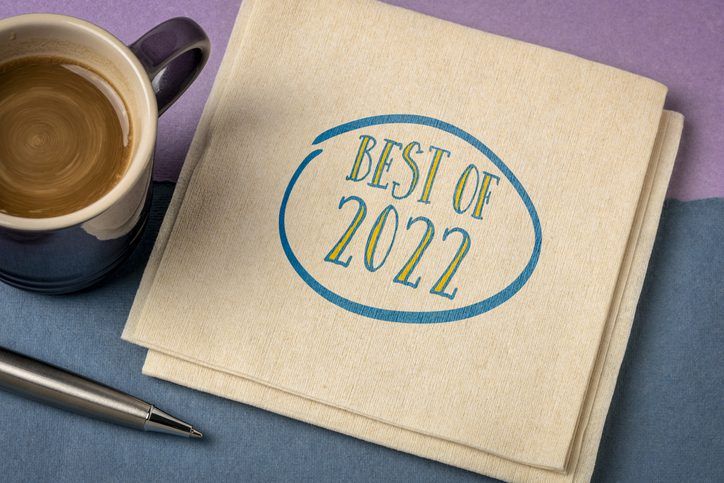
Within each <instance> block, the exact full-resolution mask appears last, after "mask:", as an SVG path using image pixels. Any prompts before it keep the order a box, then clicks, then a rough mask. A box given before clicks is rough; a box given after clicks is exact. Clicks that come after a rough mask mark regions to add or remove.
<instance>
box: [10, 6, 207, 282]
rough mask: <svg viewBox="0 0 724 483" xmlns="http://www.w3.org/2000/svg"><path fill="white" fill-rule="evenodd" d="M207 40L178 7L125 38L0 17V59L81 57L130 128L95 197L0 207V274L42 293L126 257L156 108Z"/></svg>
mask: <svg viewBox="0 0 724 483" xmlns="http://www.w3.org/2000/svg"><path fill="white" fill-rule="evenodd" d="M209 50H210V47H209V39H208V37H207V35H206V34H205V33H204V31H203V30H202V29H201V27H199V25H197V24H196V23H195V22H194V21H193V20H191V19H188V18H182V17H180V18H174V19H171V20H168V21H166V22H164V23H162V24H160V25H158V26H157V27H155V28H153V29H151V30H150V31H149V32H148V33H146V34H145V35H143V36H142V37H141V38H139V39H138V40H137V41H136V42H134V43H132V44H131V45H129V46H126V45H124V44H123V43H122V42H121V41H119V40H118V39H117V38H116V37H114V36H113V35H112V34H110V33H109V32H107V31H105V30H103V29H102V28H100V27H98V26H96V25H93V24H91V23H89V22H86V21H84V20H80V19H77V18H73V17H67V16H63V15H51V14H29V15H20V16H17V17H11V18H6V19H3V20H0V64H2V63H4V62H8V61H12V60H13V59H19V58H23V57H29V56H35V57H38V56H45V57H54V58H64V59H69V60H70V61H74V62H75V61H77V62H78V63H79V64H82V65H84V66H88V68H89V69H91V70H92V71H95V72H97V73H98V74H100V75H102V77H103V78H105V79H106V80H107V81H108V82H109V83H110V84H111V85H112V86H113V88H114V89H115V90H116V91H117V92H118V94H119V95H120V97H121V98H122V99H123V101H124V103H125V108H126V112H127V115H128V121H129V123H130V125H131V126H132V129H133V136H131V137H130V138H129V141H128V142H129V146H128V149H129V153H128V162H127V164H126V167H125V170H124V172H123V173H122V174H121V175H120V177H119V179H118V181H117V182H116V183H115V185H113V186H112V187H111V188H110V189H109V190H108V191H107V192H106V193H105V194H103V195H102V196H100V198H98V199H96V200H95V201H93V202H91V203H89V204H88V205H86V206H83V207H80V208H79V209H77V210H75V211H73V212H70V213H64V214H60V215H57V216H49V217H29V216H28V217H26V216H18V215H17V214H12V213H3V212H0V280H1V281H3V282H6V283H8V284H10V285H14V286H16V287H20V288H23V289H28V290H33V291H39V292H44V293H56V294H57V293H67V292H73V291H78V290H81V289H84V288H86V287H89V286H90V285H93V284H95V283H96V282H98V281H100V280H102V279H103V278H105V277H106V276H107V275H108V274H109V273H111V272H112V271H113V270H114V269H115V268H116V267H118V266H119V265H121V264H122V263H123V262H124V261H125V260H126V258H127V257H128V255H129V254H130V253H131V252H132V251H133V249H134V247H135V246H136V245H137V243H138V241H139V239H140V237H141V235H142V233H143V229H144V226H145V224H146V221H147V219H148V213H149V208H150V203H151V189H152V184H151V175H152V171H153V151H154V146H155V142H156V127H157V121H158V116H160V115H161V114H162V113H163V112H164V111H165V110H166V109H167V108H168V107H169V106H170V105H171V104H173V102H174V101H175V100H176V99H177V98H178V97H179V96H180V95H181V94H182V93H183V92H184V91H185V90H186V88H187V87H188V86H189V85H190V84H191V83H192V82H193V81H194V79H195V78H196V76H197V75H198V74H199V72H200V71H201V69H202V68H203V66H204V64H205V63H206V60H207V59H208V55H209Z"/></svg>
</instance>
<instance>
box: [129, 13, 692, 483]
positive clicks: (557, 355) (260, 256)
mask: <svg viewBox="0 0 724 483" xmlns="http://www.w3.org/2000/svg"><path fill="white" fill-rule="evenodd" d="M664 96H665V88H664V87H663V86H661V85H660V84H658V83H655V82H653V81H650V80H648V79H644V78H641V77H638V76H635V75H633V74H629V73H625V72H622V71H619V70H617V69H613V68H610V67H606V66H602V65H600V64H596V63H593V62H589V61H585V60H583V59H579V58H576V57H574V56H570V55H567V54H562V53H559V52H555V51H552V50H549V49H544V48H541V47H536V46H532V45H529V44H525V43H522V42H517V41H513V40H510V39H504V38H501V37H497V36H494V35H490V34H485V33H482V32H478V31H474V30H470V29H466V28H463V27H460V26H456V25H453V24H449V23H447V22H443V21H440V20H437V19H433V18H429V17H425V16H423V15H420V14H417V13H414V12H409V11H406V10H403V9H399V8H396V7H391V6H388V5H384V4H380V3H377V2H371V1H331V2H330V1H325V2H321V1H320V2H315V1H306V2H303V1H298V2H288V3H285V4H284V5H280V4H279V2H265V1H261V0H251V1H250V0H246V1H245V2H244V4H243V5H242V8H241V10H240V12H239V16H238V18H237V23H236V26H235V29H234V32H233V33H232V37H231V39H230V42H229V47H228V48H227V53H226V55H225V57H224V60H223V62H222V67H221V71H220V73H219V75H218V77H217V81H216V83H215V86H214V89H213V91H212V94H211V96H210V98H209V101H208V102H207V106H206V109H205V111H204V114H203V116H202V119H201V122H200V124H199V127H198V130H197V133H196V136H195V138H194V142H193V143H192V146H191V149H190V151H189V154H188V157H187V159H186V163H185V165H184V169H183V171H182V175H181V178H180V179H179V184H178V186H177V188H176V192H175V194H174V199H173V201H172V203H171V206H170V207H169V211H168V214H167V217H166V220H165V221H164V225H163V226H162V228H161V232H160V234H159V237H158V240H157V244H156V247H155V249H154V252H153V254H152V256H151V259H150V261H149V264H148V267H147V269H146V272H145V274H144V278H143V280H142V283H141V286H140V288H139V292H138V294H137V297H136V301H135V303H134V306H133V309H132V311H131V314H130V316H129V321H128V324H127V326H126V329H125V331H124V334H123V337H124V339H126V340H130V341H132V342H135V343H138V344H140V345H143V346H145V347H148V348H150V349H152V350H151V351H150V352H149V355H148V358H147V360H146V365H145V367H144V373H146V374H150V375H153V376H156V377H161V378H164V379H168V380H172V381H175V382H178V383H180V384H184V385H187V386H190V387H194V388H197V389H200V390H204V391H208V392H211V393H214V394H217V395H221V396H224V397H229V398H232V399H235V400H238V401H242V402H246V403H250V404H254V405H256V406H259V407H262V408H266V409H269V410H272V411H275V412H279V413H281V414H285V415H288V416H291V417H295V418H298V419H301V420H304V421H308V422H310V423H313V424H317V425H320V426H324V427H328V428H330V429H333V430H336V431H340V432H343V433H347V434H350V435H353V436H355V437H359V438H361V439H366V440H369V441H373V442H377V443H380V444H384V445H386V446H390V447H393V448H397V449H400V450H402V451H407V452H410V453H414V454H418V455H420V456H424V457H427V458H431V459H435V460H438V461H443V462H446V463H449V464H453V465H456V466H461V467H464V468H467V469H470V470H472V471H476V472H479V473H484V474H488V475H491V476H495V477H498V478H502V479H508V480H520V481H529V480H550V481H569V480H570V481H574V480H575V481H579V480H587V479H589V478H590V475H591V473H592V471H593V464H594V462H595V455H596V450H597V447H598V442H599V440H600V434H601V430H602V427H603V423H604V421H605V416H606V412H607V409H608V405H609V403H610V400H611V396H612V393H613V389H614V386H615V381H616V376H617V373H618V368H619V366H620V363H621V360H622V357H623V352H624V350H625V347H626V340H627V337H628V334H629V331H630V328H631V323H632V321H633V315H634V312H635V308H636V302H637V300H638V296H639V293H640V290H641V284H642V283H643V278H644V275H645V272H646V266H647V264H648V257H649V254H650V252H651V248H652V244H653V239H654V236H655V234H656V227H657V225H658V218H659V214H660V210H661V206H662V203H663V198H664V195H665V192H666V186H667V184H668V180H669V176H670V174H671V169H672V166H673V162H674V159H675V155H676V150H677V148H678V141H679V137H680V134H681V128H682V125H683V119H682V117H681V116H680V115H679V114H676V113H671V112H668V111H662V105H663V99H664ZM400 113H402V114H400ZM386 152H387V154H385V153H386ZM471 166H472V167H471ZM415 168H416V169H415ZM365 171H367V173H366V174H365ZM431 173H432V174H431ZM466 173H467V174H466ZM416 179H417V181H415V180H416ZM473 180H475V181H474V182H473ZM472 187H474V188H472ZM405 188H407V191H408V193H406V190H405ZM345 200H346V201H345ZM345 205H347V206H345ZM363 206H364V215H361V213H363V209H362V207H363ZM390 207H391V208H390ZM353 208H355V209H356V210H357V213H356V215H355V217H353V216H352V215H353V214H355V209H353ZM358 219H360V221H359V223H358V224H357V226H353V225H355V223H357V221H356V220H358ZM393 221H394V224H393ZM350 223H351V224H350ZM365 223H367V224H365ZM413 225H417V226H415V227H414V228H415V229H414V231H413ZM390 226H394V227H395V229H394V230H393V229H392V228H389V227H390ZM345 228H346V231H345ZM423 228H425V229H424V230H423ZM358 231H359V233H360V234H359V235H356V234H357V232H358ZM365 231H366V233H365ZM413 233H414V236H413V235H412V234H413ZM340 234H342V235H341V237H340ZM403 236H404V238H403ZM338 237H339V238H338ZM421 237H422V238H421ZM448 237H449V238H450V240H449V241H452V240H453V237H457V238H455V242H453V243H450V246H446V245H445V243H446V239H447V238H448ZM461 240H462V241H461ZM456 243H457V244H459V245H457V247H458V248H457V251H455V246H454V245H455V244H456ZM330 247H331V248H330ZM384 247H389V248H387V250H386V251H385V248H384ZM421 247H422V248H421ZM335 250H336V251H335ZM410 254H412V256H410ZM451 258H452V263H451ZM454 263H456V264H457V265H455V266H454V267H453V264H454ZM451 267H452V268H451ZM446 277H447V278H446ZM423 284H425V286H424V287H423Z"/></svg>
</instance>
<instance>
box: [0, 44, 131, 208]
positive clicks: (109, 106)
mask: <svg viewBox="0 0 724 483" xmlns="http://www.w3.org/2000/svg"><path fill="white" fill-rule="evenodd" d="M131 136H132V132H131V125H130V122H129V116H128V114H127V111H126V107H125V104H124V102H123V100H122V98H121V97H120V95H119V94H118V93H117V92H116V90H115V89H114V88H113V87H112V86H111V84H110V82H108V81H107V80H106V79H104V78H103V77H102V76H101V75H100V74H98V73H97V72H95V71H93V70H91V69H90V68H88V67H86V66H83V65H80V64H79V63H77V62H74V61H71V60H68V59H64V58H58V57H23V58H19V59H15V60H11V61H8V62H6V63H4V64H1V65H0V213H5V214H8V215H12V216H18V217H24V218H49V217H54V216H61V215H65V214H68V213H72V212H74V211H77V210H79V209H81V208H84V207H86V206H88V205H90V204H92V203H93V202H95V201H97V200H98V199H100V198H101V197H102V196H103V195H105V194H106V193H108V192H109V191H110V190H111V189H112V188H113V187H114V186H115V185H116V184H117V183H118V181H119V180H120V179H121V178H122V177H123V175H124V174H125V172H126V169H127V167H128V164H129V161H130V157H131Z"/></svg>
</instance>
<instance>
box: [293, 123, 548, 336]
mask: <svg viewBox="0 0 724 483" xmlns="http://www.w3.org/2000/svg"><path fill="white" fill-rule="evenodd" d="M380 124H419V125H421V126H429V127H432V128H435V129H439V130H441V131H444V132H446V133H448V134H452V135H453V136H456V137H457V138H459V139H462V140H463V141H465V142H467V143H468V144H470V145H471V146H473V147H474V148H475V149H477V150H478V151H480V152H481V153H482V154H483V155H484V156H485V157H486V158H488V159H489V160H490V161H491V162H492V163H493V164H494V165H495V166H496V167H497V168H498V169H499V170H500V171H501V172H502V173H503V175H504V176H505V177H506V178H507V179H508V181H510V183H511V184H512V185H513V188H515V190H516V192H517V193H518V196H520V198H521V200H522V201H523V204H524V205H525V207H526V209H527V210H528V214H529V215H530V219H531V222H532V223H533V232H534V233H535V244H534V245H533V251H532V253H531V256H530V259H529V260H528V263H527V264H526V266H525V267H524V268H523V271H521V272H520V274H519V275H518V276H517V277H516V278H515V280H513V281H512V282H511V283H510V284H509V285H507V286H506V287H505V288H503V289H502V290H501V291H499V292H498V293H496V294H494V295H491V296H490V297H488V298H486V299H484V300H482V301H480V302H476V303H474V304H470V305H466V306H465V307H458V308H455V309H446V310H434V311H406V310H390V309H381V308H378V307H372V306H369V305H364V304H361V303H359V302H355V301H353V300H350V299H347V298H345V297H342V296H341V295H338V294H336V293H335V292H333V291H331V290H329V289H328V288H327V287H325V286H324V285H322V284H321V283H319V282H318V281H317V280H316V279H315V278H314V277H312V275H311V274H310V273H309V272H308V271H307V270H306V269H305V268H304V266H302V264H301V263H300V262H299V260H298V259H297V257H296V255H295V254H294V251H293V250H292V247H291V246H290V244H289V239H288V238H287V231H286V226H285V223H286V222H285V215H286V210H287V203H288V201H289V197H290V195H291V193H292V190H293V189H294V185H295V184H296V182H297V180H298V179H299V177H300V176H301V174H302V172H303V171H304V169H305V168H306V167H307V166H308V165H309V163H311V162H312V160H314V159H315V158H316V157H317V156H319V155H320V154H321V153H322V152H323V149H316V150H314V151H312V152H311V153H309V154H308V155H307V157H306V158H304V160H303V161H302V162H301V164H300V165H299V167H298V168H297V169H296V171H295V172H294V174H293V175H292V178H291V180H290V181H289V184H288V185H287V188H286V190H285V191H284V197H283V198H282V204H281V206H280V208H279V237H280V239H281V243H282V248H283V250H284V254H285V255H286V256H287V259H288V260H289V263H291V264H292V267H293V268H294V270H295V271H296V272H297V274H298V275H299V276H300V277H301V278H302V280H304V282H305V283H306V284H307V285H309V286H310V287H311V288H312V290H314V291H315V292H317V293H318V294H319V295H321V296H322V297H323V298H325V299H326V300H328V301H329V302H332V303H333V304H335V305H337V306H338V307H341V308H343V309H345V310H348V311H350V312H353V313H355V314H358V315H362V316H365V317H370V318H373V319H378V320H384V321H388V322H400V323H408V324H434V323H444V322H454V321H458V320H463V319H468V318H470V317H475V316H476V315H480V314H483V313H485V312H487V311H489V310H492V309H494V308H495V307H497V306H499V305H501V304H502V303H504V302H506V301H507V300H508V299H510V298H511V297H512V296H513V295H515V294H516V293H517V292H518V291H519V290H520V289H521V288H522V287H523V286H524V285H525V283H526V282H527V281H528V279H529V278H530V277H531V275H532V274H533V270H535V267H536V265H537V264H538V258H539V256H540V251H541V245H542V230H541V226H540V220H539V218H538V212H537V211H536V209H535V206H534V205H533V201H531V199H530V196H528V193H527V192H526V191H525V188H523V185H522V184H521V183H520V181H519V180H518V178H516V177H515V175H514V174H513V172H512V171H511V170H510V169H509V168H508V166H506V165H505V163H504V162H503V161H502V160H501V159H500V158H499V157H498V156H497V155H496V154H495V153H494V152H493V151H491V150H490V148H488V147H487V146H486V145H485V144H483V143H482V142H481V141H479V140H478V139H476V138H475V137H474V136H472V135H471V134H469V133H467V132H465V131H463V130H462V129H460V128H458V127H456V126H453V125H452V124H449V123H447V122H444V121H440V120H439V119H435V118H432V117H428V116H421V115H417V114H385V115H379V116H370V117H364V118H361V119H357V120H355V121H350V122H346V123H344V124H340V125H339V126H336V127H333V128H331V129H328V130H327V131H324V132H323V133H322V134H320V135H319V136H317V138H316V139H315V140H314V142H312V146H316V145H317V144H320V143H323V142H324V141H327V140H328V139H331V138H333V137H335V136H339V135H340V134H344V133H347V132H349V131H354V130H356V129H360V128H363V127H368V126H376V125H380Z"/></svg>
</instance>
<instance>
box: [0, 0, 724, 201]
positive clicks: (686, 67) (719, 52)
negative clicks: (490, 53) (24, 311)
mask: <svg viewBox="0 0 724 483" xmlns="http://www.w3.org/2000/svg"><path fill="white" fill-rule="evenodd" d="M387 1H388V3H392V4H395V5H399V6H404V7H407V8H410V9H413V10H417V11H420V12H423V13H426V14H429V15H433V16H435V17H439V18H443V19H446V20H450V21H453V22H457V23H460V24H463V25H467V26H470V27H474V28H477V29H481V30H485V31H488V32H492V33H496V34H500V35H505V36H508V37H512V38H516V39H520V40H525V41H528V42H533V43H536V44H540V45H544V46H546V47H551V48H554V49H557V50H562V51H564V52H570V53H572V54H576V55H579V56H581V57H585V58H588V59H591V60H596V61H599V62H603V63H606V64H609V65H613V66H616V67H620V68H622V69H626V70H629V71H632V72H635V73H638V74H641V75H644V76H647V77H651V78H653V79H656V80H658V81H660V82H662V83H663V84H665V85H667V86H668V87H669V96H668V99H667V104H666V107H667V108H670V109H674V110H677V111H679V112H681V113H682V114H684V116H686V123H685V127H684V136H683V138H682V144H681V149H680V151H679V157H678V160H677V164H676V167H675V169H674V174H673V178H672V182H671V185H670V187H669V193H668V196H669V197H672V198H678V199H681V200H691V199H696V198H708V197H724V2H722V1H721V0H709V1H704V0H695V1H691V0H688V1H687V0H665V1H664V0H639V1H637V2H619V1H616V0H607V1H595V0H586V1H576V0H566V1H564V0H548V1H542V0H541V1H511V0H492V1H479V0H387ZM239 4H240V0H176V1H167V2H148V1H147V0H123V1H120V2H119V1H114V0H27V1H22V2H21V1H18V0H1V1H0V17H7V16H11V15H18V14H21V13H29V12H54V13H63V14H66V15H73V16H76V17H81V18H84V19H87V20H90V21H91V22H94V23H96V24H98V25H100V26H101V27H104V28H106V29H108V30H109V31H111V32H112V33H114V34H115V35H116V36H118V37H119V38H120V39H121V40H123V41H125V42H129V43H130V42H132V41H134V40H135V39H136V38H138V37H139V36H141V35H142V34H143V33H144V32H145V31H147V30H148V29H150V28H151V27H153V26H154V25H156V24H158V23H160V22H162V21H163V20H166V19H168V18H170V17H175V16H180V15H183V16H188V17H191V18H193V19H194V20H196V21H197V22H198V23H199V24H201V26H202V27H203V28H204V29H205V30H206V31H207V32H208V33H209V36H210V37H211V43H212V49H213V52H212V55H211V59H210V61H209V65H208V66H207V68H206V69H205V71H204V73H202V75H201V76H200V77H199V79H198V80H197V82H196V83H195V84H194V85H193V86H192V87H191V88H190V89H189V91H188V92H187V93H186V94H185V95H184V96H183V97H182V98H181V99H180V100H179V101H178V102H177V104H176V105H175V106H173V107H172V108H171V109H169V110H168V111H167V113H166V114H165V115H164V116H163V117H162V119H161V121H160V123H159V140H158V146H157V154H156V163H157V164H156V171H155V177H156V179H157V180H172V181H173V180H175V179H176V177H177V176H178V172H179V170H180V167H181V163H182V162H183V159H184V157H185V153H186V150H187V149H188V146H189V143H190V142H191V138H192V136H193V131H194V129H195V127H196V123H197V122H198V119H199V116H200V115H201V110H202V109H203V105H204V101H205V100H206V97H207V95H208V93H209V90H210V89H211V84H212V82H213V78H214V75H215V74H216V71H217V69H218V66H219V62H220V61H221V57H222V54H223V51H224V49H225V47H226V41H227V39H228V37H229V34H230V32H231V28H232V26H233V22H234V19H235V17H236V12H237V10H238V7H239Z"/></svg>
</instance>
